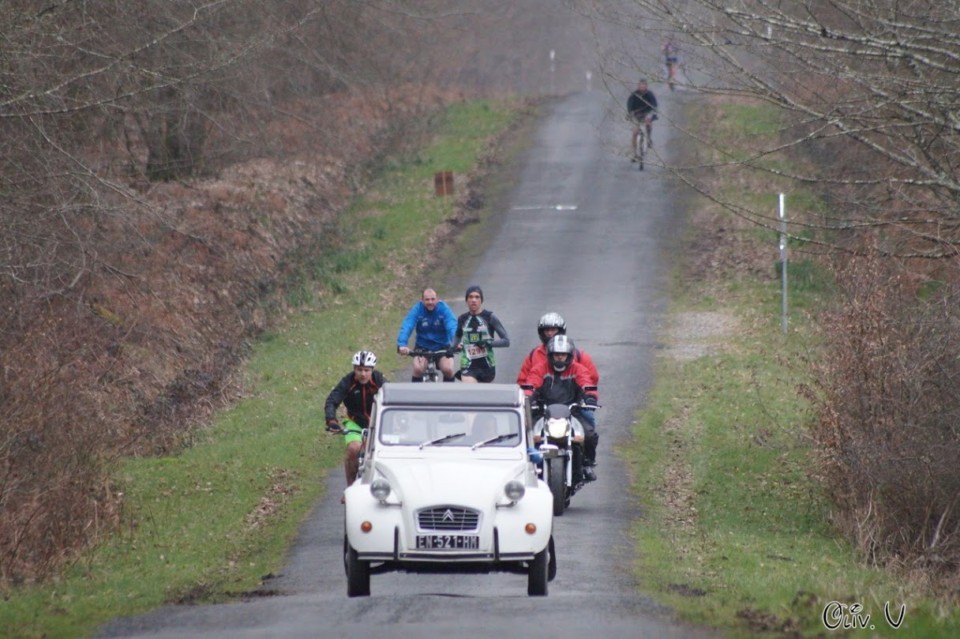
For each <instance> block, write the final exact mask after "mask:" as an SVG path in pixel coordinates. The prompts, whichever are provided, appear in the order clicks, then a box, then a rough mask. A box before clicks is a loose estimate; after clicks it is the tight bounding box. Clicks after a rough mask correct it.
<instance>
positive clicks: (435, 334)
mask: <svg viewBox="0 0 960 639" xmlns="http://www.w3.org/2000/svg"><path fill="white" fill-rule="evenodd" d="M414 331H416V334H417V338H416V341H415V342H414V345H415V346H416V348H419V349H423V350H428V351H442V350H446V348H447V346H448V345H449V344H450V343H451V342H452V341H453V337H454V334H455V333H456V331H457V316H456V315H454V314H453V311H452V310H451V309H450V307H449V306H447V303H446V302H444V301H442V300H440V299H438V298H437V292H436V291H435V290H433V289H432V288H428V289H424V291H423V294H422V295H421V296H420V301H419V302H417V303H416V304H414V305H413V307H412V308H411V309H410V311H409V312H408V313H407V316H406V317H405V318H404V319H403V323H402V324H401V325H400V332H399V333H397V352H398V353H400V354H401V355H406V354H407V353H409V352H410V349H409V348H407V342H409V341H410V335H411V334H412V333H413V332H414ZM438 366H439V368H440V371H441V372H442V373H443V381H445V382H452V381H453V380H454V374H455V371H454V369H453V357H441V358H440V360H439V361H438ZM426 369H427V359H426V358H425V357H414V358H413V376H412V377H411V381H414V382H422V381H423V373H424V371H425V370H426Z"/></svg>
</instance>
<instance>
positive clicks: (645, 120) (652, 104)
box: [627, 80, 657, 161]
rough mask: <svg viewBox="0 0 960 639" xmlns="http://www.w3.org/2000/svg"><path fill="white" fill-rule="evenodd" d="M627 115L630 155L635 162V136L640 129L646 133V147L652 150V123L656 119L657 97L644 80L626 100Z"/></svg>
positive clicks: (638, 83)
mask: <svg viewBox="0 0 960 639" xmlns="http://www.w3.org/2000/svg"><path fill="white" fill-rule="evenodd" d="M627 113H628V114H629V116H630V120H631V121H632V122H633V137H632V138H631V139H630V154H631V156H633V160H634V161H636V160H637V158H636V148H637V136H638V135H639V134H640V127H641V126H643V127H645V128H646V131H647V146H648V147H650V148H653V138H652V137H650V136H651V133H652V132H653V121H654V120H656V119H657V96H655V95H654V94H653V91H651V90H650V88H649V87H648V86H647V81H646V80H640V81H639V82H637V89H636V90H635V91H634V92H633V93H631V94H630V97H629V98H628V99H627Z"/></svg>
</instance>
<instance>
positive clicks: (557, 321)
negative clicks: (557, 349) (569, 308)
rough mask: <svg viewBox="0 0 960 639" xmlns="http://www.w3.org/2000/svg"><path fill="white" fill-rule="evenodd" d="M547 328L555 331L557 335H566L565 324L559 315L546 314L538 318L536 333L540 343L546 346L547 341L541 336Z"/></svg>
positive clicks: (546, 338)
mask: <svg viewBox="0 0 960 639" xmlns="http://www.w3.org/2000/svg"><path fill="white" fill-rule="evenodd" d="M547 328H555V329H557V335H566V334H567V323H566V322H565V321H563V317H562V316H561V315H560V313H547V314H546V315H544V316H543V317H541V318H540V322H539V323H538V324H537V333H538V334H539V335H540V341H541V342H543V343H544V344H546V343H547V340H548V339H549V338H548V337H547V336H546V335H544V334H543V331H544V329H547Z"/></svg>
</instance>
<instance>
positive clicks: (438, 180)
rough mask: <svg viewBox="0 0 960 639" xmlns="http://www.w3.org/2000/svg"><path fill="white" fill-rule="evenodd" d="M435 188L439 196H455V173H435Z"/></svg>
mask: <svg viewBox="0 0 960 639" xmlns="http://www.w3.org/2000/svg"><path fill="white" fill-rule="evenodd" d="M433 187H434V190H435V191H436V194H437V195H453V171H437V172H436V173H434V174H433Z"/></svg>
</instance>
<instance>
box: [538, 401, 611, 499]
mask: <svg viewBox="0 0 960 639" xmlns="http://www.w3.org/2000/svg"><path fill="white" fill-rule="evenodd" d="M575 408H577V409H580V410H594V409H596V408H599V406H591V405H588V404H584V403H575V404H547V405H546V406H542V407H541V408H540V412H542V415H543V416H542V417H541V418H540V419H538V420H537V422H536V423H535V424H534V429H533V440H534V444H535V446H536V450H537V452H538V453H539V457H540V459H541V461H540V462H539V465H540V469H541V476H542V478H543V480H544V481H545V482H547V485H548V486H549V487H550V492H552V493H553V514H554V516H556V517H559V516H561V515H563V512H564V511H565V510H566V509H567V507H568V506H569V505H570V499H571V498H572V497H573V496H574V495H575V494H576V493H577V491H579V490H580V489H581V488H583V486H584V485H585V484H586V483H588V480H587V478H586V477H585V475H584V471H583V459H584V438H585V431H584V429H583V424H581V423H580V420H579V419H577V418H576V417H575V416H574V414H573V409H575Z"/></svg>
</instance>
